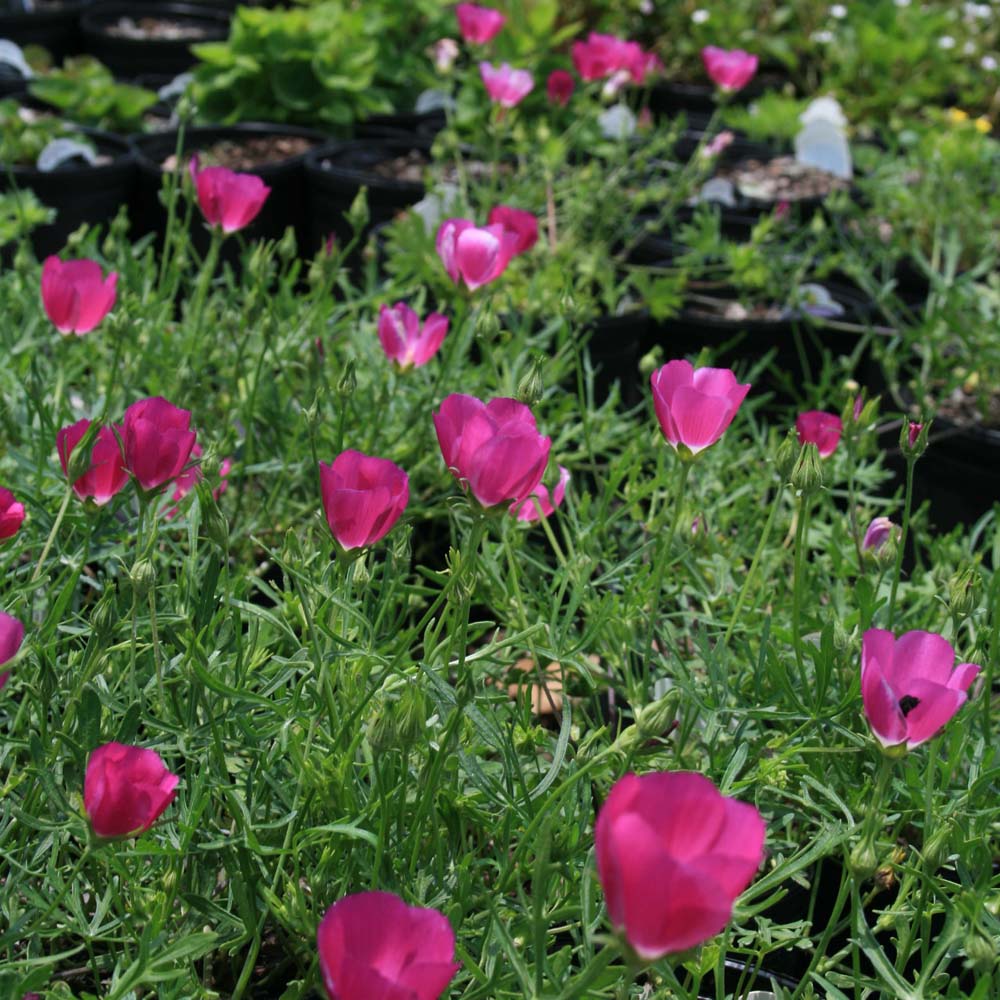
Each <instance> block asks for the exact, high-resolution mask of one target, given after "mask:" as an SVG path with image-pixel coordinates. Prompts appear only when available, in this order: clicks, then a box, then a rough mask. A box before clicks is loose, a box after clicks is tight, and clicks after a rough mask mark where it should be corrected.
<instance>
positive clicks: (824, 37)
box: [810, 29, 833, 45]
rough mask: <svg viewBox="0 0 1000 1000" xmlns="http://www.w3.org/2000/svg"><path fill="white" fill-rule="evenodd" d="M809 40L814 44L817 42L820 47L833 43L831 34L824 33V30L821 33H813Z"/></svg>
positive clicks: (830, 32) (828, 32)
mask: <svg viewBox="0 0 1000 1000" xmlns="http://www.w3.org/2000/svg"><path fill="white" fill-rule="evenodd" d="M810 38H812V40H813V41H814V42H819V44H820V45H826V44H827V43H829V42H832V41H833V32H832V31H826V30H825V29H824V30H823V31H814V32H813V33H812V35H810Z"/></svg>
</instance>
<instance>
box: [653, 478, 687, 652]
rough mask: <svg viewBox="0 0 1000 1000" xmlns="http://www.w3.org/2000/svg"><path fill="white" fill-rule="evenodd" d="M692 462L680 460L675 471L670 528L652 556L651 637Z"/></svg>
mask: <svg viewBox="0 0 1000 1000" xmlns="http://www.w3.org/2000/svg"><path fill="white" fill-rule="evenodd" d="M692 464H693V463H692V462H690V461H683V460H682V461H681V465H680V469H679V470H678V473H677V487H676V489H675V490H674V513H673V517H672V518H671V519H670V528H669V530H668V531H667V534H666V536H665V537H664V538H661V539H660V540H659V541H658V542H657V543H656V546H655V552H654V556H653V558H655V559H656V569H655V570H654V573H653V589H652V591H651V593H650V596H649V621H650V629H649V631H650V636H651V637H652V633H653V626H652V623H653V615H654V614H655V613H656V605H657V603H658V602H659V599H660V590H661V588H662V587H663V574H664V573H665V572H666V565H667V559H668V557H669V555H670V550H671V548H672V547H673V543H674V535H676V534H677V525H678V523H679V522H680V519H681V511H682V510H683V509H684V496H685V493H686V492H687V481H688V476H690V475H691V466H692ZM657 520H659V519H657ZM658 527H659V525H656V526H655V527H654V530H656V528H658Z"/></svg>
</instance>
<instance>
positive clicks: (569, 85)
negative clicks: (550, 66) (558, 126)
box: [545, 69, 576, 108]
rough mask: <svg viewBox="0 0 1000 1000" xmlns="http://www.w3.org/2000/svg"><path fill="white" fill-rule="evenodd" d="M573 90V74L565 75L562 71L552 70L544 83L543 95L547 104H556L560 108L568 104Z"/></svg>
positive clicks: (574, 87)
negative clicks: (546, 99) (546, 98)
mask: <svg viewBox="0 0 1000 1000" xmlns="http://www.w3.org/2000/svg"><path fill="white" fill-rule="evenodd" d="M575 89H576V84H575V83H574V82H573V74H572V73H567V72H566V70H564V69H554V70H553V71H552V72H551V73H549V78H548V80H547V81H546V82H545V94H546V96H547V97H548V99H549V103H550V104H556V105H558V106H559V107H560V108H564V107H566V105H567V104H569V99H570V98H571V97H572V96H573V91H574V90H575Z"/></svg>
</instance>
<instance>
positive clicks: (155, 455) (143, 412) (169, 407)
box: [122, 396, 195, 490]
mask: <svg viewBox="0 0 1000 1000" xmlns="http://www.w3.org/2000/svg"><path fill="white" fill-rule="evenodd" d="M194 442H195V432H194V431H193V430H191V413H190V411H189V410H182V409H181V408H180V407H179V406H174V404H173V403H170V402H167V400H165V399H164V398H163V397H162V396H154V397H152V398H151V399H140V400H139V401H138V402H135V403H133V404H132V405H131V406H130V407H129V408H128V409H127V410H126V411H125V418H124V419H123V420H122V443H123V444H124V451H125V468H126V469H128V471H129V472H130V473H131V474H132V475H133V476H135V478H136V480H137V481H138V483H139V485H140V486H141V487H142V488H143V489H144V490H153V489H156V488H157V487H158V486H162V485H163V484H164V483H169V482H170V481H171V480H172V479H176V478H177V477H178V476H179V475H180V474H181V472H182V470H183V469H184V466H185V465H186V464H187V460H188V458H189V457H190V455H191V449H192V448H193V447H194Z"/></svg>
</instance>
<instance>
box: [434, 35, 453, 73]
mask: <svg viewBox="0 0 1000 1000" xmlns="http://www.w3.org/2000/svg"><path fill="white" fill-rule="evenodd" d="M458 55H459V48H458V42H456V41H455V39H454V38H439V39H438V40H437V41H436V42H435V43H434V44H433V45H432V46H431V58H432V59H433V60H434V68H435V69H436V70H437V71H438V72H439V73H450V72H451V68H452V66H454V65H455V60H456V59H457V58H458Z"/></svg>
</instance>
